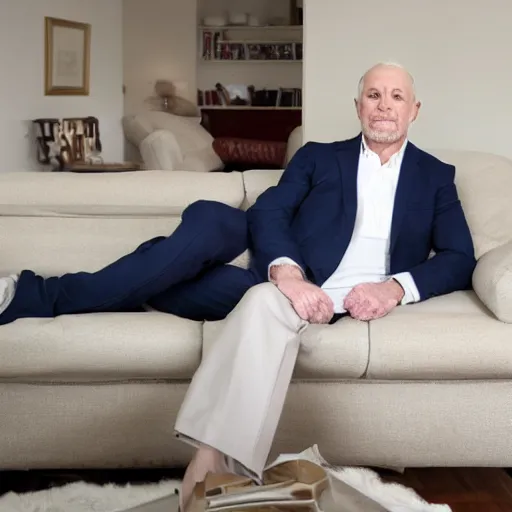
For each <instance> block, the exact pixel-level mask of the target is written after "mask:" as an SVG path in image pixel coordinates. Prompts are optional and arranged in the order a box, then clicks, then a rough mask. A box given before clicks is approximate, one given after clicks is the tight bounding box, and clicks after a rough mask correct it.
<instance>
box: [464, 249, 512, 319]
mask: <svg viewBox="0 0 512 512" xmlns="http://www.w3.org/2000/svg"><path fill="white" fill-rule="evenodd" d="M473 288H474V290H475V292H476V293H477V295H478V298H479V299H480V300H481V301H482V302H483V303H484V304H485V305H486V306H487V307H488V308H489V309H490V310H491V311H492V312H493V313H494V314H495V315H496V318H498V319H499V320H501V321H502V322H507V323H509V324H512V242H509V243H508V244H503V245H502V246H501V247H496V248H495V249H493V250H492V251H489V252H487V253H485V254H484V255H483V256H482V257H481V258H480V259H479V260H478V264H477V266H476V269H475V271H474V272H473Z"/></svg>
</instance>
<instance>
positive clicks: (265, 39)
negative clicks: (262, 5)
mask: <svg viewBox="0 0 512 512" xmlns="http://www.w3.org/2000/svg"><path fill="white" fill-rule="evenodd" d="M199 37H200V41H199V59H200V61H201V62H202V63H245V62H250V63H257V64H272V63H273V64H276V63H278V64H294V63H300V62H302V54H303V43H302V26H299V25H284V26H274V25H268V26H256V27H255V26H246V25H231V26H223V27H207V26H200V27H199Z"/></svg>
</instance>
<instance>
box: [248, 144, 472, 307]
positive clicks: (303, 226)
mask: <svg viewBox="0 0 512 512" xmlns="http://www.w3.org/2000/svg"><path fill="white" fill-rule="evenodd" d="M360 151H361V134H360V135H359V136H358V137H356V138H354V139H350V140H346V141H342V142H332V143H318V142H308V143H307V144H305V145H304V146H303V147H302V148H300V149H299V150H298V151H297V153H296V154H295V155H294V157H293V158H292V160H291V162H290V163H289V165H288V166H287V168H286V170H285V171H284V173H283V175H282V177H281V179H280V181H279V183H278V184H277V185H276V186H274V187H271V188H269V189H268V190H266V191H265V192H263V194H261V195H260V197H259V198H258V200H257V201H256V203H255V204H254V205H253V206H252V207H251V208H250V209H249V210H248V212H247V214H248V223H249V231H250V244H251V247H250V248H251V250H252V255H253V266H254V268H255V270H256V272H257V273H258V274H259V275H260V277H261V278H262V279H263V280H267V274H268V265H269V264H270V262H272V261H273V260H274V259H275V258H278V257H281V256H287V257H289V258H291V259H292V260H294V261H295V262H296V263H298V264H299V265H300V266H301V267H302V269H303V270H304V272H305V273H306V275H307V277H308V278H309V279H310V280H311V281H312V282H313V283H315V284H317V285H318V286H321V285H322V284H323V283H324V282H325V281H326V280H327V279H328V278H329V276H330V275H331V274H332V273H333V272H334V271H335V270H336V268H337V267H338V264H339V262H340V260H341V258H342V257H343V255H344V254H345V251H346V250H347V247H348V244H349V242H350V239H351V237H352V233H353V230H354V225H355V219H356V212H357V171H358V166H359V155H360ZM454 177H455V167H454V166H452V165H448V164H445V163H443V162H441V161H440V160H438V159H436V158H435V157H433V156H432V155H429V154H428V153H425V152H424V151H422V150H420V149H419V148H417V147H416V146H414V145H413V144H412V143H410V142H409V143H408V144H407V146H406V149H405V154H404V157H403V160H402V166H401V169H400V176H399V179H398V185H397V190H396V195H395V204H394V210H393V219H392V225H391V240H390V269H389V273H390V275H392V274H396V273H399V272H410V273H411V274H412V277H413V279H414V282H415V283H416V286H417V288H418V291H419V293H420V298H421V300H424V299H427V298H429V297H434V296H436V295H442V294H445V293H450V292H453V291H456V290H463V289H467V288H469V287H470V286H471V277H472V274H473V270H474V268H475V265H476V261H475V256H474V248H473V241H472V239H471V234H470V231H469V227H468V224H467V222H466V218H465V216H464V212H463V210H462V206H461V203H460V201H459V198H458V194H457V190H456V187H455V183H454ZM432 250H433V251H435V256H433V257H432V258H429V255H430V252H431V251H432Z"/></svg>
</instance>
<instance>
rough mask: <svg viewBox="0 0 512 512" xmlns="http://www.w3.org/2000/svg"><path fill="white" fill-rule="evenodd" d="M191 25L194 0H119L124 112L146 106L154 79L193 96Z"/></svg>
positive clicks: (194, 59) (193, 26)
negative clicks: (121, 9) (121, 14)
mask: <svg viewBox="0 0 512 512" xmlns="http://www.w3.org/2000/svg"><path fill="white" fill-rule="evenodd" d="M108 1H110V0H108ZM196 31H197V2H196V0H123V51H124V84H125V87H126V92H125V100H124V109H125V113H126V114H131V113H134V112H139V111H142V110H147V109H148V104H147V103H146V99H147V98H148V97H149V96H152V95H153V94H154V90H153V88H154V85H155V81H156V80H158V79H164V80H170V81H172V82H174V83H175V85H176V87H177V92H178V93H179V94H180V95H182V96H184V97H186V98H188V99H189V100H191V101H193V102H196V100H197V87H196V62H197V35H196Z"/></svg>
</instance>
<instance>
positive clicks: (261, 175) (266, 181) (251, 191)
mask: <svg viewBox="0 0 512 512" xmlns="http://www.w3.org/2000/svg"><path fill="white" fill-rule="evenodd" d="M282 174H283V170H282V169H278V170H272V169H271V170H261V169H258V170H256V169H253V170H251V171H246V172H244V173H243V180H244V188H245V197H246V204H245V206H246V207H250V206H252V205H253V204H254V203H255V202H256V199H258V197H259V196H260V194H261V193H263V192H264V191H265V190H267V188H269V187H273V186H275V185H277V183H278V182H279V179H280V178H281V176H282Z"/></svg>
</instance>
